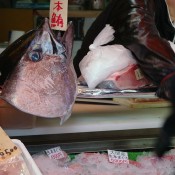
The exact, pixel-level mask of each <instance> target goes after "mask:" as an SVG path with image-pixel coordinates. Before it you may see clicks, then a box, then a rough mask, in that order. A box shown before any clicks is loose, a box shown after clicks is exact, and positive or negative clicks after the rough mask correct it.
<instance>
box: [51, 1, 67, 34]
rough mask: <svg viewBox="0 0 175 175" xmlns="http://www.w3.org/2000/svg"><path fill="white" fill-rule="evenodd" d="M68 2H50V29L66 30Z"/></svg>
mask: <svg viewBox="0 0 175 175" xmlns="http://www.w3.org/2000/svg"><path fill="white" fill-rule="evenodd" d="M67 14H68V0H51V1H50V17H49V19H50V27H51V29H54V30H62V31H66V29H67V18H68V17H67Z"/></svg>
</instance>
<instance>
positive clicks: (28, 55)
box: [0, 18, 77, 123]
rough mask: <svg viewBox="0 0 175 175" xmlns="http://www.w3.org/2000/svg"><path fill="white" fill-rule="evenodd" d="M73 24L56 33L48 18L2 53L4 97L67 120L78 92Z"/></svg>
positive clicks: (35, 111) (20, 106)
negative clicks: (73, 56) (74, 65)
mask: <svg viewBox="0 0 175 175" xmlns="http://www.w3.org/2000/svg"><path fill="white" fill-rule="evenodd" d="M73 33H74V30H73V24H72V23H70V24H69V25H68V29H67V31H66V32H65V33H64V35H63V36H62V37H60V35H59V36H56V35H55V34H54V32H53V31H52V30H51V29H50V26H49V20H48V19H47V18H45V20H44V22H43V23H42V24H41V26H40V27H39V28H38V29H35V30H32V31H30V32H28V33H26V34H25V35H24V36H22V37H21V38H19V39H18V40H16V41H15V42H14V43H13V44H12V45H10V46H9V47H8V48H7V49H6V50H5V51H4V52H2V54H1V55H0V72H1V77H0V84H1V87H2V92H1V98H3V99H4V100H5V101H7V102H8V103H10V104H11V105H13V106H14V107H16V108H17V109H19V110H21V111H23V112H26V113H29V114H32V115H36V116H40V117H47V118H54V117H60V118H61V123H63V122H64V121H66V120H67V119H68V118H69V117H70V115H71V111H72V107H73V105H74V102H75V98H76V95H77V80H76V75H75V71H74V67H73V64H72V58H71V53H72V43H73Z"/></svg>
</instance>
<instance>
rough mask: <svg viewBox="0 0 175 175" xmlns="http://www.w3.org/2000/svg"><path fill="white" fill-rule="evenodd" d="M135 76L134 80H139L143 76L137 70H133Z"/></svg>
mask: <svg viewBox="0 0 175 175" xmlns="http://www.w3.org/2000/svg"><path fill="white" fill-rule="evenodd" d="M135 76H136V80H141V79H143V78H144V76H143V74H142V72H141V70H140V69H139V68H138V69H136V70H135Z"/></svg>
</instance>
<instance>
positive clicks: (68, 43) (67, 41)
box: [61, 22, 74, 58]
mask: <svg viewBox="0 0 175 175" xmlns="http://www.w3.org/2000/svg"><path fill="white" fill-rule="evenodd" d="M73 38H74V25H73V23H72V22H69V24H68V28H67V30H66V31H65V33H64V34H63V37H62V38H61V42H62V43H63V44H64V45H65V47H66V53H67V57H68V58H71V55H72V48H73Z"/></svg>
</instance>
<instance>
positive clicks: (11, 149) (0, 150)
mask: <svg viewBox="0 0 175 175" xmlns="http://www.w3.org/2000/svg"><path fill="white" fill-rule="evenodd" d="M0 138H1V139H0V161H5V160H7V159H10V158H11V157H14V156H18V155H19V154H21V150H20V149H19V148H18V147H17V146H16V145H15V144H14V143H13V142H12V140H11V139H10V138H9V137H8V135H7V134H6V133H5V132H4V130H3V129H2V128H1V127H0Z"/></svg>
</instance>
